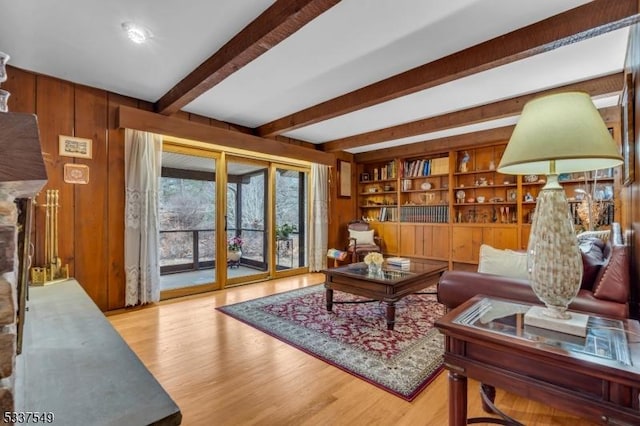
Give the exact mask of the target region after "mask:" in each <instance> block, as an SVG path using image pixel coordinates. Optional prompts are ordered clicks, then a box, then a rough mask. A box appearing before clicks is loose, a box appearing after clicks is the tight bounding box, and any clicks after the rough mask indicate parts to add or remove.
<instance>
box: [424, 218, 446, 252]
mask: <svg viewBox="0 0 640 426" xmlns="http://www.w3.org/2000/svg"><path fill="white" fill-rule="evenodd" d="M423 235H424V255H425V257H428V258H430V259H439V260H449V250H450V241H451V239H450V237H449V226H448V225H424V226H423Z"/></svg>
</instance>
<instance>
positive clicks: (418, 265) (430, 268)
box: [327, 261, 448, 282]
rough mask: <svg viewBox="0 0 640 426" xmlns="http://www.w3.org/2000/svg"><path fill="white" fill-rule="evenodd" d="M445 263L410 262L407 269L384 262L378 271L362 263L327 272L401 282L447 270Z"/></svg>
mask: <svg viewBox="0 0 640 426" xmlns="http://www.w3.org/2000/svg"><path fill="white" fill-rule="evenodd" d="M447 266H448V265H447V263H446V262H438V261H431V262H413V261H412V262H411V264H410V266H409V268H408V269H407V268H400V267H395V266H392V265H388V264H387V263H386V262H385V263H384V264H383V265H382V269H381V270H380V271H376V272H373V271H371V270H370V269H369V268H368V267H367V265H366V264H365V263H364V262H359V263H351V264H349V265H344V266H340V267H338V268H332V269H330V270H327V272H332V273H336V272H337V273H340V274H344V275H351V276H356V277H360V278H367V279H373V280H377V281H389V282H393V281H401V280H403V279H406V278H411V277H414V276H416V275H418V274H422V273H429V272H434V271H438V270H445V269H446V268H447Z"/></svg>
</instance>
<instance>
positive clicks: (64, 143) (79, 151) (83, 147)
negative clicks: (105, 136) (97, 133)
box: [58, 135, 93, 158]
mask: <svg viewBox="0 0 640 426" xmlns="http://www.w3.org/2000/svg"><path fill="white" fill-rule="evenodd" d="M92 142H93V141H92V140H91V139H86V138H76V137H74V136H64V135H60V136H59V137H58V143H59V149H58V154H59V155H62V156H64V157H76V158H92V157H93V152H92V146H91V144H92Z"/></svg>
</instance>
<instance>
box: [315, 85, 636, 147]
mask: <svg viewBox="0 0 640 426" xmlns="http://www.w3.org/2000/svg"><path fill="white" fill-rule="evenodd" d="M623 84H624V75H623V73H616V74H611V75H607V76H604V77H599V78H594V79H591V80H585V81H581V82H577V83H572V84H568V85H564V86H560V87H555V88H552V89H548V90H544V91H542V92H537V93H532V94H528V95H523V96H518V97H514V98H510V99H505V100H502V101H498V102H493V103H490V104H486V105H481V106H478V107H473V108H467V109H464V110H460V111H455V112H452V113H449V114H442V115H438V116H435V117H429V118H425V119H422V120H417V121H413V122H410V123H404V124H399V125H397V126H392V127H387V128H384V129H379V130H374V131H371V132H367V133H362V134H359V135H353V136H349V137H346V138H340V139H336V140H333V141H329V142H326V143H324V144H322V145H321V147H322V150H323V151H325V152H335V151H344V150H348V149H351V148H356V147H359V146H366V145H372V144H375V143H380V142H385V141H389V140H393V139H400V138H406V137H410V136H417V135H422V134H425V133H430V132H436V131H439V130H446V129H451V128H454V127H460V126H466V125H469V124H475V123H480V122H483V121H489V120H497V119H499V118H505V117H510V116H514V115H518V114H520V112H521V111H522V107H523V106H524V104H526V103H527V102H528V101H530V100H531V99H533V98H535V97H538V96H543V95H548V94H551V93H557V92H570V91H574V90H579V91H583V92H587V93H589V95H591V96H601V95H608V94H614V93H616V92H620V91H621V90H622V86H623Z"/></svg>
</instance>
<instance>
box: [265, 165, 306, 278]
mask: <svg viewBox="0 0 640 426" xmlns="http://www.w3.org/2000/svg"><path fill="white" fill-rule="evenodd" d="M308 182H309V179H308V170H305V169H301V168H295V167H291V166H284V165H275V166H274V173H273V183H274V185H273V188H274V196H273V199H274V214H273V217H274V234H273V235H274V236H275V238H274V252H275V253H274V254H275V266H276V268H275V270H276V273H278V274H280V275H282V273H283V272H285V271H294V270H298V269H299V268H304V267H307V266H308V260H307V257H308V256H307V247H308V246H309V244H308V223H307V222H308V217H309V215H308V211H309V206H308V191H309V188H308V186H309V185H308ZM296 272H297V271H296Z"/></svg>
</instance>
